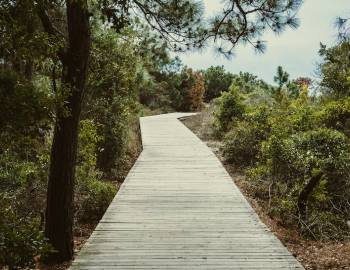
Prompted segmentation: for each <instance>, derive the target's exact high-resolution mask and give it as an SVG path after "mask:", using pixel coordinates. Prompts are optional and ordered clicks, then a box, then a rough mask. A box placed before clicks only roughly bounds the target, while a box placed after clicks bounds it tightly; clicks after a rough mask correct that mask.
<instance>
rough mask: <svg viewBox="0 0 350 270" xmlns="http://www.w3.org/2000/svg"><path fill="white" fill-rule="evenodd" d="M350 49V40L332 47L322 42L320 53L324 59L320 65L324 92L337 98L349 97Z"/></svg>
mask: <svg viewBox="0 0 350 270" xmlns="http://www.w3.org/2000/svg"><path fill="white" fill-rule="evenodd" d="M349 50H350V42H349V41H344V42H342V43H340V44H338V45H336V46H334V47H331V48H327V47H326V46H325V45H323V44H321V49H320V51H319V53H320V55H321V56H322V57H323V59H324V62H323V63H322V64H321V66H320V70H321V72H322V75H323V77H322V81H321V85H322V86H323V87H324V89H323V92H324V93H326V94H329V95H331V96H334V97H335V98H341V97H347V96H349V94H350V59H349V55H348V53H349Z"/></svg>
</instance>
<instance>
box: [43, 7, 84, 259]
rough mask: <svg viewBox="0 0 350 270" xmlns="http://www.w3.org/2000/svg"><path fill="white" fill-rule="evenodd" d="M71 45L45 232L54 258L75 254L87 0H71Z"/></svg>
mask: <svg viewBox="0 0 350 270" xmlns="http://www.w3.org/2000/svg"><path fill="white" fill-rule="evenodd" d="M67 22H68V34H69V45H68V49H67V51H66V54H65V58H64V60H63V61H62V65H63V72H62V82H63V83H64V84H65V85H66V87H68V89H69V91H70V96H69V97H68V100H66V101H67V104H66V108H67V109H68V111H69V115H68V116H67V115H65V114H62V113H60V112H58V113H57V118H56V126H55V132H54V138H53V144H52V149H51V160H50V174H49V183H48V191H47V208H46V222H45V235H46V237H47V238H48V239H49V241H50V243H51V244H52V245H53V247H54V248H55V249H56V250H57V253H55V254H53V255H52V256H51V258H49V259H51V260H55V261H66V260H70V259H71V258H72V257H73V196H74V174H75V161H76V154H77V139H78V125H79V117H80V112H81V104H82V99H83V96H84V88H85V81H86V71H87V65H88V59H89V53H90V39H91V37H90V29H89V15H88V10H87V0H74V1H73V0H67Z"/></svg>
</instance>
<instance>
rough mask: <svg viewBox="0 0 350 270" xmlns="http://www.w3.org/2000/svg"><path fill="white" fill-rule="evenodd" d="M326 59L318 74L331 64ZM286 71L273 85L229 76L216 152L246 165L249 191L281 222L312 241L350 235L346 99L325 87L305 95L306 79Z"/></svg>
mask: <svg viewBox="0 0 350 270" xmlns="http://www.w3.org/2000/svg"><path fill="white" fill-rule="evenodd" d="M333 60H334V59H333ZM327 61H328V62H327ZM327 61H326V63H325V66H324V68H325V70H324V71H323V72H328V71H330V70H329V68H334V67H333V66H331V67H329V65H330V63H329V61H330V60H327ZM339 63H340V62H339ZM333 64H335V63H332V65H333ZM287 75H288V74H287V73H285V72H284V71H283V70H282V69H280V70H279V74H278V76H277V78H276V81H277V82H278V83H279V88H271V87H269V86H267V87H263V88H262V87H261V85H262V84H261V82H259V80H257V79H256V78H255V77H251V76H248V75H247V76H245V77H246V80H243V79H242V77H243V76H242V74H241V76H240V79H237V78H239V77H236V79H235V80H233V85H232V88H231V91H232V90H233V92H232V93H231V91H230V92H228V93H223V94H222V96H221V97H220V98H219V102H218V103H217V105H216V107H217V108H216V111H215V113H214V116H215V121H216V125H217V126H218V127H219V130H220V132H221V134H224V136H223V138H224V139H223V145H222V153H223V156H224V157H225V158H226V160H227V161H229V162H231V163H233V164H234V165H236V166H238V167H241V168H245V171H246V174H247V179H248V180H249V181H250V184H251V185H252V187H253V189H254V191H255V195H256V196H257V197H258V198H259V199H260V200H261V201H262V202H264V205H266V207H267V208H268V210H269V213H270V214H271V215H272V216H274V217H276V218H279V219H280V220H281V221H282V223H284V224H286V225H294V226H298V228H300V230H301V232H303V233H305V234H306V235H308V236H312V237H314V238H316V239H318V238H323V239H329V238H331V239H342V238H345V237H349V233H348V226H347V220H348V218H349V214H350V207H349V201H350V195H349V194H350V144H349V132H350V129H349V121H350V120H349V119H350V113H349V112H350V103H349V97H342V98H341V97H340V95H339V93H338V94H335V95H333V96H335V97H336V99H334V98H332V95H329V94H330V93H331V92H332V91H331V89H330V90H329V91H328V92H327V96H326V95H321V96H310V94H309V89H308V86H309V85H310V83H311V81H310V79H308V78H299V79H296V80H294V81H289V80H288V76H287ZM324 80H326V81H329V80H330V79H329V78H327V76H325V77H324ZM247 82H249V83H247ZM330 83H331V82H330ZM292 84H293V85H292ZM323 84H324V82H323ZM293 87H294V88H295V89H294V90H295V91H294V90H293V89H292V88H293ZM332 87H334V86H332ZM276 89H277V90H278V89H279V90H278V91H277V90H276ZM271 90H272V91H271ZM274 90H276V91H277V92H276V91H274ZM292 90H293V91H294V92H293V91H292ZM237 104H238V106H237ZM241 104H244V105H243V106H240V105H241ZM241 108H242V109H241Z"/></svg>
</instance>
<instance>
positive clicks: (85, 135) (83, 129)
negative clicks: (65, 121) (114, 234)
mask: <svg viewBox="0 0 350 270" xmlns="http://www.w3.org/2000/svg"><path fill="white" fill-rule="evenodd" d="M98 129H99V126H98V125H96V124H95V123H94V122H93V121H92V120H82V121H80V132H79V147H78V150H79V152H78V161H77V167H76V196H75V217H76V220H77V221H78V222H91V221H99V220H100V219H101V217H102V215H103V214H104V212H105V211H106V209H107V207H108V205H109V204H110V202H111V201H112V199H113V197H114V195H115V193H116V186H115V185H114V184H112V183H111V182H107V181H103V178H102V175H103V174H102V172H101V171H99V170H98V169H97V165H96V162H97V159H96V151H97V149H98V148H97V147H98V143H99V142H100V141H101V140H102V137H101V136H99V135H98Z"/></svg>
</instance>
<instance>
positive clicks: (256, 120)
mask: <svg viewBox="0 0 350 270" xmlns="http://www.w3.org/2000/svg"><path fill="white" fill-rule="evenodd" d="M270 113H271V112H270V110H269V109H268V108H267V107H265V106H261V107H259V108H256V110H255V111H253V112H250V113H247V114H246V115H245V116H244V118H245V120H243V121H238V122H237V123H236V124H235V126H234V127H232V128H231V130H230V131H229V132H228V133H227V134H226V135H225V137H224V141H223V142H224V144H223V147H222V152H223V155H224V157H225V158H226V159H227V160H228V161H230V162H232V163H234V164H235V165H237V166H249V165H253V164H254V163H255V162H256V161H257V158H258V154H259V152H260V147H261V142H262V141H263V140H265V139H267V137H268V134H269V132H270V125H269V123H268V116H269V114H270Z"/></svg>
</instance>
